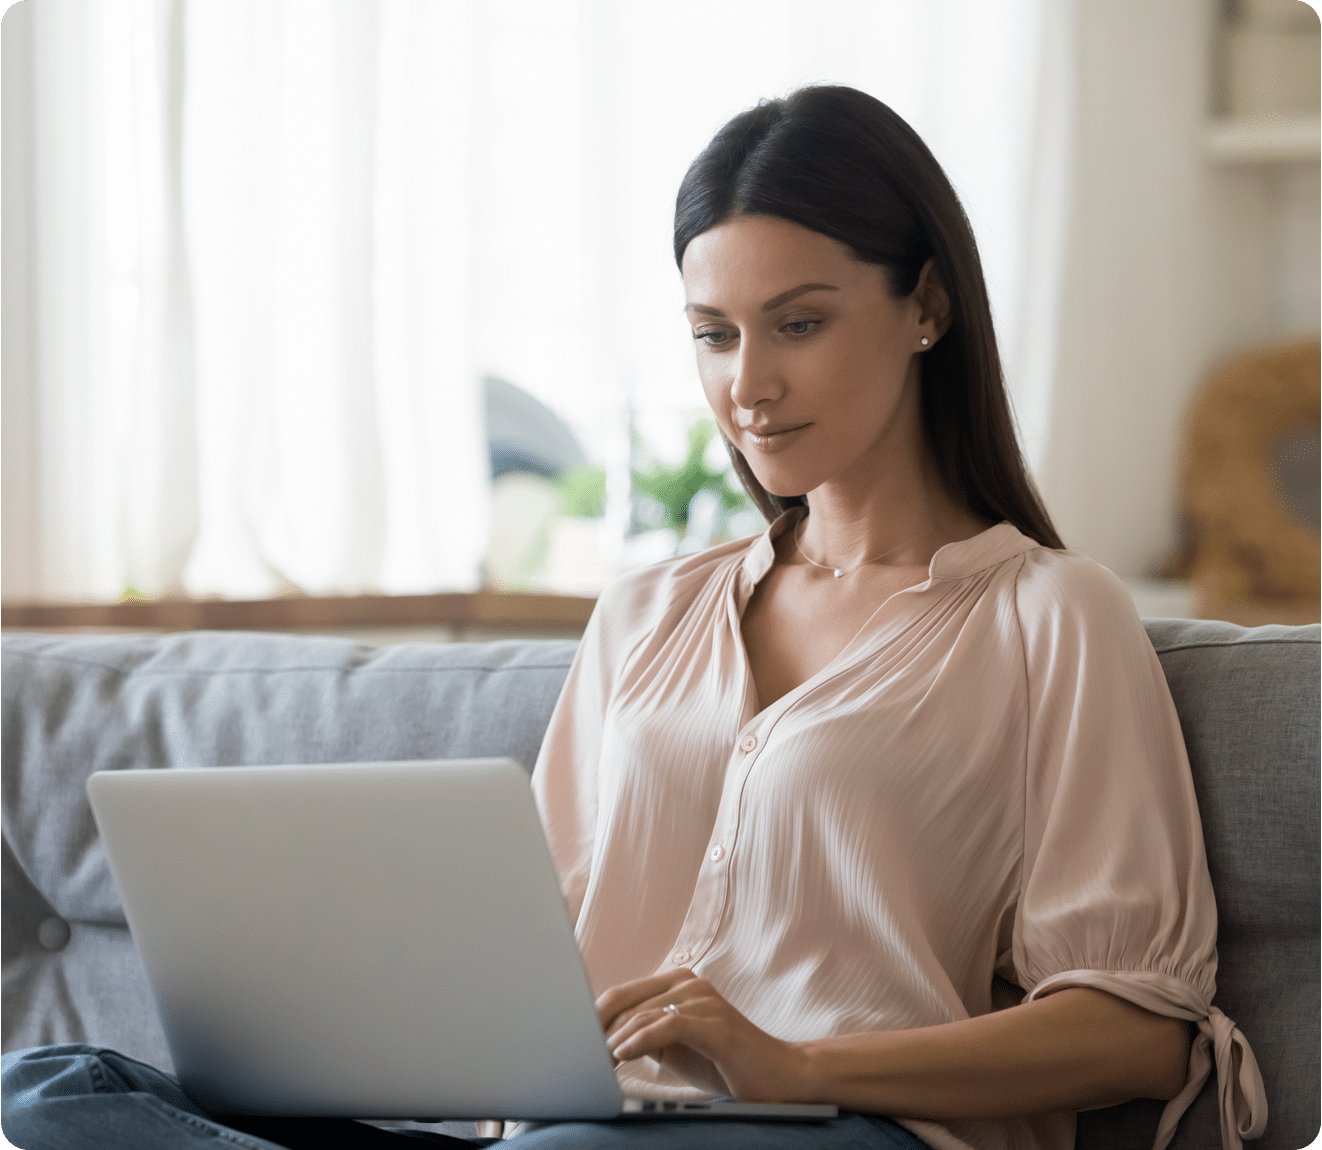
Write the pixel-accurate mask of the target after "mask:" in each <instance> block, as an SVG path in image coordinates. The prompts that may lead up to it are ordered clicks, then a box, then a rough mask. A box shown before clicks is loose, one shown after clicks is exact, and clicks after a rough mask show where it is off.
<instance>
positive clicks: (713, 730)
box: [533, 510, 1266, 1150]
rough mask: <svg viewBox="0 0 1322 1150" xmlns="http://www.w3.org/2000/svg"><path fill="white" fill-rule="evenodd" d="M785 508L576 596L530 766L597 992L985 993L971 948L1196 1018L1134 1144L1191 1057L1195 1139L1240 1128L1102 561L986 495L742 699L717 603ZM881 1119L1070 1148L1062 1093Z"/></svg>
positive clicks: (733, 615)
mask: <svg viewBox="0 0 1322 1150" xmlns="http://www.w3.org/2000/svg"><path fill="white" fill-rule="evenodd" d="M800 514H801V512H799V511H798V510H793V511H790V512H787V513H786V514H785V515H783V516H781V517H780V518H779V519H777V520H776V522H775V523H774V524H772V525H771V527H770V528H769V529H768V531H767V532H766V533H765V534H764V535H762V536H760V537H758V538H755V539H752V540H740V541H738V542H735V543H730V544H727V545H724V546H721V547H716V548H712V549H711V550H708V551H704V552H701V553H699V554H696V555H689V556H684V557H681V558H678V559H672V560H669V561H667V562H664V563H659V564H656V565H655V566H651V567H647V568H644V569H642V570H637V571H632V572H629V573H628V574H626V575H624V576H623V577H621V578H620V579H618V580H617V581H615V582H614V583H613V584H612V585H611V586H610V587H609V588H607V590H606V591H605V592H604V593H603V594H602V596H601V599H600V601H599V603H598V605H597V609H596V611H595V612H594V614H593V616H592V619H591V622H590V623H589V624H588V628H587V632H586V634H585V635H584V637H583V642H582V644H581V645H580V647H579V650H578V654H577V656H576V658H575V660H574V664H573V667H572V669H571V670H570V673H569V677H568V679H567V680H566V683H565V688H564V692H563V694H562V695H561V697H560V700H559V702H558V704H557V706H556V709H555V712H554V714H553V716H552V719H551V723H550V727H549V729H548V731H547V735H546V739H545V741H544V743H543V745H542V749H541V754H540V755H539V757H538V760H537V766H536V769H535V771H534V774H533V788H534V792H535V794H536V797H537V802H538V806H539V809H540V811H541V816H542V820H543V823H544V825H545V828H546V832H547V837H548V839H549V841H550V844H551V851H552V855H553V857H554V859H555V864H556V867H557V869H558V871H559V874H560V879H561V885H562V887H563V890H564V895H565V899H566V901H567V903H568V906H569V910H570V913H571V916H572V917H573V918H574V920H575V922H576V933H577V937H578V942H579V946H580V947H581V949H582V952H583V958H584V962H585V964H586V967H587V971H588V975H589V977H590V979H591V981H592V984H593V987H594V990H595V992H596V993H600V992H602V991H603V990H605V989H607V988H608V987H610V986H614V985H616V984H618V983H621V982H625V981H627V980H630V979H636V978H642V977H646V976H648V975H652V974H655V973H658V972H660V971H664V970H668V969H673V968H674V967H676V966H688V967H690V968H692V969H693V970H694V971H695V972H696V973H698V974H699V975H701V976H702V977H704V978H706V979H708V980H710V981H711V982H712V984H713V985H714V986H715V987H716V989H717V990H718V991H719V992H720V993H721V994H723V995H724V996H725V997H726V998H727V999H728V1000H729V1001H730V1002H731V1003H732V1004H733V1005H734V1006H735V1007H736V1008H737V1009H739V1010H740V1011H742V1012H743V1013H744V1014H745V1015H746V1016H747V1017H748V1018H750V1019H751V1020H752V1021H753V1022H754V1023H756V1024H757V1025H758V1026H760V1027H762V1028H763V1029H764V1030H766V1031H768V1032H769V1033H771V1034H774V1035H776V1036H778V1037H780V1038H783V1039H787V1040H791V1041H798V1040H805V1039H811V1038H821V1037H826V1036H830V1035H840V1034H853V1033H858V1032H863V1031H874V1030H890V1029H901V1028H906V1027H914V1026H933V1025H937V1024H940V1023H943V1022H950V1021H953V1020H955V1019H961V1018H967V1017H970V1016H974V1015H979V1014H983V1013H986V1012H987V1011H990V1010H992V1009H993V1003H992V980H993V974H999V975H1001V976H1002V977H1004V978H1006V979H1009V980H1010V981H1011V982H1013V983H1016V984H1017V985H1018V986H1020V987H1022V988H1023V989H1024V990H1025V991H1027V992H1028V994H1027V998H1029V999H1031V998H1038V997H1041V996H1042V995H1045V994H1050V993H1052V992H1053V991H1057V990H1061V989H1063V988H1065V987H1069V986H1091V987H1096V988H1098V989H1101V990H1105V991H1108V992H1110V993H1111V994H1115V995H1118V996H1119V997H1121V998H1125V999H1128V1000H1129V1001H1131V1002H1134V1003H1137V1004H1138V1005H1140V1006H1143V1007H1146V1008H1147V1009H1149V1010H1153V1011H1156V1012H1157V1013H1159V1014H1163V1015H1169V1016H1172V1017H1175V1018H1181V1019H1187V1020H1190V1021H1193V1022H1196V1023H1197V1025H1198V1030H1199V1035H1198V1037H1197V1038H1196V1040H1195V1044H1194V1049H1193V1053H1192V1056H1191V1058H1190V1063H1189V1077H1188V1083H1187V1085H1186V1087H1185V1089H1184V1091H1183V1092H1182V1093H1181V1094H1180V1095H1179V1097H1177V1098H1176V1099H1174V1100H1173V1101H1172V1102H1170V1103H1169V1104H1168V1105H1167V1107H1166V1109H1165V1112H1164V1114H1163V1117H1162V1120H1161V1125H1160V1127H1159V1130H1158V1135H1157V1139H1156V1142H1155V1143H1154V1150H1160V1148H1161V1147H1164V1146H1165V1145H1166V1144H1167V1142H1169V1140H1170V1138H1171V1136H1172V1134H1173V1132H1174V1127H1175V1123H1176V1121H1177V1119H1178V1118H1179V1116H1180V1115H1181V1114H1182V1113H1183V1112H1184V1110H1185V1109H1186V1108H1187V1107H1188V1106H1189V1105H1190V1103H1191V1102H1192V1101H1193V1099H1194V1097H1195V1096H1196V1095H1197V1094H1198V1091H1199V1089H1200V1088H1201V1086H1202V1084H1203V1082H1204V1081H1205V1080H1206V1078H1207V1075H1208V1073H1209V1071H1210V1070H1211V1068H1212V1065H1213V1061H1215V1064H1216V1068H1217V1073H1218V1076H1219V1079H1220V1096H1221V1109H1222V1138H1223V1144H1224V1146H1225V1147H1226V1148H1227V1150H1229V1148H1232V1147H1238V1146H1239V1145H1240V1137H1256V1136H1257V1134H1258V1133H1260V1132H1261V1130H1262V1127H1263V1125H1264V1124H1265V1122H1266V1099H1265V1096H1264V1093H1263V1088H1262V1081H1261V1078H1260V1076H1259V1074H1258V1069H1257V1064H1256V1063H1255V1061H1254V1058H1253V1053H1252V1051H1251V1050H1250V1049H1249V1046H1248V1043H1247V1042H1246V1041H1245V1039H1244V1036H1243V1034H1241V1033H1240V1031H1239V1030H1237V1029H1235V1027H1234V1025H1233V1023H1231V1022H1230V1020H1229V1019H1227V1018H1226V1017H1225V1015H1224V1014H1222V1013H1221V1012H1220V1011H1219V1010H1218V1009H1217V1008H1216V1007H1215V1006H1213V1005H1212V996H1213V994H1214V992H1215V974H1216V904H1215V902H1214V899H1213V894H1212V887H1211V883H1210V880H1209V878H1208V873H1207V862H1206V857H1205V855H1204V850H1203V838H1202V827H1201V823H1200V821H1199V816H1198V807H1197V804H1196V800H1195V797H1194V791H1193V785H1192V780H1191V776H1190V772H1189V765H1188V760H1187V758H1186V755H1185V749H1184V742H1183V739H1182V736H1181V734H1180V726H1179V722H1178V719H1177V717H1176V714H1175V708H1174V705H1173V704H1172V702H1171V697H1170V693H1169V691H1168V689H1167V686H1166V680H1165V678H1164V676H1163V674H1162V670H1161V666H1160V664H1159V663H1158V661H1157V657H1156V655H1155V653H1154V652H1153V650H1152V645H1151V644H1150V643H1149V642H1148V639H1147V636H1146V634H1145V633H1144V631H1143V627H1142V625H1141V624H1140V622H1139V620H1138V618H1137V616H1136V614H1135V611H1134V607H1133V604H1132V602H1131V600H1130V598H1129V595H1128V594H1127V592H1126V591H1125V588H1124V587H1123V585H1122V584H1121V583H1120V582H1119V580H1117V579H1116V578H1115V577H1114V576H1113V575H1112V574H1111V573H1110V572H1109V571H1107V570H1106V569H1105V568H1103V567H1100V566H1099V565H1098V564H1096V563H1094V562H1092V561H1091V560H1089V559H1087V558H1085V557H1083V556H1081V555H1077V554H1074V553H1071V552H1068V551H1050V550H1046V549H1044V548H1042V547H1039V546H1038V545H1037V544H1036V543H1034V542H1033V541H1032V540H1030V539H1028V538H1026V537H1025V536H1024V535H1022V534H1020V533H1019V532H1018V531H1017V530H1016V529H1015V528H1014V527H1012V526H1011V525H1010V524H1008V523H1001V524H998V525H997V526H995V527H992V528H989V529H988V530H986V531H984V532H982V533H981V534H980V535H977V536H975V537H974V538H972V539H968V540H964V541H963V542H959V543H952V544H948V545H947V546H945V547H942V548H941V549H940V550H939V551H937V553H936V554H935V555H934V556H933V557H932V562H931V565H930V568H929V578H928V579H927V581H926V582H925V583H922V584H919V585H917V586H914V587H910V588H908V589H906V590H904V591H901V592H899V593H897V594H895V595H893V596H891V597H890V598H889V599H887V600H886V601H885V602H884V603H882V604H881V606H879V607H878V608H877V610H876V612H875V613H874V614H873V616H872V617H871V619H869V621H868V622H867V624H866V625H865V626H864V627H863V628H862V629H861V630H860V631H859V632H858V634H857V635H855V636H854V638H853V639H852V640H850V642H849V643H848V645H847V646H846V647H845V649H844V650H843V651H842V652H841V653H840V654H839V656H837V657H836V659H835V660H834V661H833V662H832V663H830V664H829V665H828V666H827V667H826V668H824V669H823V670H822V671H821V672H819V673H818V674H816V675H814V676H813V677H812V678H811V679H809V680H808V681H807V682H805V683H803V684H802V685H801V686H800V687H798V688H797V689H796V690H793V691H791V692H789V693H788V694H787V695H785V696H784V697H783V698H781V699H779V700H778V701H777V702H775V703H773V704H772V705H771V706H769V707H767V708H766V709H765V710H762V711H760V712H759V711H757V710H756V707H757V702H756V692H755V689H754V685H753V681H752V676H751V674H750V672H749V667H748V662H747V659H746V658H745V654H744V647H743V642H742V638H741V635H740V618H741V616H742V613H743V610H744V607H745V606H746V605H747V603H748V600H749V597H750V596H751V595H752V593H753V589H754V587H755V586H756V585H757V583H758V581H759V580H760V579H761V578H762V577H763V576H764V575H766V573H767V571H768V570H769V569H770V568H771V565H772V563H773V560H774V557H775V556H774V550H773V546H772V540H773V539H774V538H775V537H776V536H777V535H779V534H780V533H781V532H782V531H784V530H786V529H787V528H788V527H790V526H792V525H793V524H794V523H795V522H797V519H798V517H799V515H800ZM694 1059H695V1060H696V1062H700V1061H701V1060H700V1059H697V1056H694ZM702 1069H703V1068H702V1067H701V1066H699V1065H696V1063H691V1064H688V1065H674V1064H672V1063H671V1062H670V1061H669V1059H667V1061H666V1063H665V1064H662V1063H660V1062H658V1061H656V1060H654V1059H651V1058H642V1059H635V1060H634V1061H632V1062H628V1063H625V1064H624V1065H622V1066H621V1067H620V1071H619V1073H620V1079H621V1083H622V1085H623V1086H624V1087H625V1089H626V1090H627V1091H629V1092H630V1093H634V1094H641V1095H643V1096H651V1097H665V1098H682V1097H693V1096H697V1095H709V1094H710V1093H711V1092H712V1091H711V1088H710V1087H709V1086H705V1085H703V1074H702ZM707 1069H708V1072H709V1075H710V1068H709V1067H708V1068H707ZM904 1125H905V1126H907V1127H908V1128H909V1129H910V1130H912V1131H913V1132H914V1133H916V1134H917V1135H918V1136H919V1137H920V1138H922V1139H923V1140H924V1141H926V1142H927V1143H929V1144H930V1145H931V1146H933V1147H937V1148H938V1150H967V1148H970V1147H973V1148H977V1150H1010V1148H1015V1150H1020V1148H1022V1150H1068V1148H1070V1147H1072V1146H1073V1143H1074V1129H1075V1119H1074V1115H1073V1114H1072V1113H1066V1114H1057V1115H1048V1116H1044V1117H1039V1118H1034V1119H1026V1120H1010V1121H985V1122H984V1121H977V1122H974V1121H958V1122H949V1123H945V1124H937V1123H934V1122H928V1121H917V1120H910V1119H905V1120H904Z"/></svg>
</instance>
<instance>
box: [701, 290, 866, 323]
mask: <svg viewBox="0 0 1322 1150" xmlns="http://www.w3.org/2000/svg"><path fill="white" fill-rule="evenodd" d="M839 290H840V289H839V288H838V287H835V286H834V285H833V284H799V286H798V287H796V288H790V290H789V291H784V292H781V293H780V295H776V296H772V297H771V298H770V299H769V300H767V302H766V303H764V304H763V305H762V310H763V311H772V310H774V309H775V308H778V307H780V305H781V304H783V303H789V302H790V300H792V299H797V298H798V297H799V296H801V295H803V293H804V292H810V291H839ZM684 310H685V311H700V312H702V314H703V315H722V316H723V315H724V314H725V312H723V311H721V309H720V308H716V307H708V306H707V305H706V304H702V303H690V304H685V305H684Z"/></svg>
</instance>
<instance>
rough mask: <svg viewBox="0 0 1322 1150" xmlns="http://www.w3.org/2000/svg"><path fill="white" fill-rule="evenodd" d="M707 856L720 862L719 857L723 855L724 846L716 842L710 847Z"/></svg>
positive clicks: (713, 860) (721, 857)
mask: <svg viewBox="0 0 1322 1150" xmlns="http://www.w3.org/2000/svg"><path fill="white" fill-rule="evenodd" d="M707 857H708V858H709V859H711V861H712V862H720V861H721V859H723V858H724V857H725V848H724V847H723V846H721V845H720V843H717V844H716V845H715V846H714V847H712V849H711V851H710V853H708V855H707Z"/></svg>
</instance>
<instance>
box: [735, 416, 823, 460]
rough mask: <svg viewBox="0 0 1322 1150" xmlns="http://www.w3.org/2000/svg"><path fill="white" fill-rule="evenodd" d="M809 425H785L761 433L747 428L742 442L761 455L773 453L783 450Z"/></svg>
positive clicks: (809, 425)
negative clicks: (782, 428) (780, 429)
mask: <svg viewBox="0 0 1322 1150" xmlns="http://www.w3.org/2000/svg"><path fill="white" fill-rule="evenodd" d="M811 426H812V425H811V424H808V423H804V424H801V425H800V426H798V427H787V428H785V429H784V430H782V431H773V432H769V433H767V434H763V435H759V434H758V433H757V432H755V431H753V430H751V429H749V430H747V431H745V432H744V442H746V443H747V444H748V445H749V446H750V447H753V448H755V449H756V450H758V451H760V452H761V453H762V454H763V455H774V454H775V453H776V452H777V451H784V450H785V448H787V447H789V446H790V445H791V444H792V443H794V441H795V440H797V439H798V438H799V436H801V435H802V434H803V433H804V432H805V431H807V430H808V428H809V427H811Z"/></svg>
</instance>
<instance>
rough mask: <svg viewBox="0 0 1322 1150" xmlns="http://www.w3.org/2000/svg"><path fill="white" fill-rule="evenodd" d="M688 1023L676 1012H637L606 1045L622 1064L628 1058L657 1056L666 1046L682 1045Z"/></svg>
mask: <svg viewBox="0 0 1322 1150" xmlns="http://www.w3.org/2000/svg"><path fill="white" fill-rule="evenodd" d="M688 1028H689V1021H688V1020H686V1019H684V1018H683V1017H682V1016H681V1015H680V1014H679V1013H678V1012H676V1011H666V1010H648V1011H640V1012H639V1013H638V1014H636V1015H634V1016H633V1017H632V1018H630V1019H629V1021H628V1022H627V1023H626V1024H625V1025H624V1026H622V1027H621V1028H620V1030H619V1031H618V1032H617V1033H616V1034H614V1035H611V1036H610V1037H609V1038H608V1039H607V1042H608V1044H609V1045H610V1050H611V1055H612V1056H613V1057H615V1058H617V1059H619V1061H621V1062H627V1061H628V1060H629V1059H631V1058H641V1057H642V1056H643V1055H644V1054H656V1053H658V1052H659V1051H661V1050H663V1049H664V1048H665V1047H667V1046H676V1045H679V1044H680V1043H682V1042H683V1040H684V1038H685V1036H686V1034H687V1033H688Z"/></svg>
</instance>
